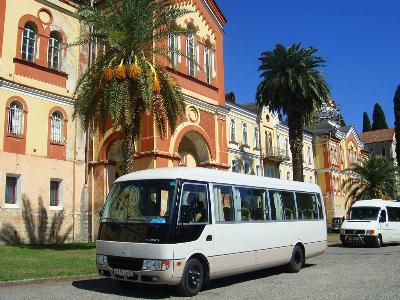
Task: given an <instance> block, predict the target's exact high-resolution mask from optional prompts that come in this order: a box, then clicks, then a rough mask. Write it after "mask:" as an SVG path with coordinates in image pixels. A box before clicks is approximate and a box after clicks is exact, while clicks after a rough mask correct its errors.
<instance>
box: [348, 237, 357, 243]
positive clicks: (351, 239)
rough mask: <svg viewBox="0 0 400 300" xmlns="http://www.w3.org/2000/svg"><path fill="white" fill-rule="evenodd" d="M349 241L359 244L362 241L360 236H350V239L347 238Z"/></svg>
mask: <svg viewBox="0 0 400 300" xmlns="http://www.w3.org/2000/svg"><path fill="white" fill-rule="evenodd" d="M347 240H348V241H349V242H358V241H360V237H358V236H349V237H347Z"/></svg>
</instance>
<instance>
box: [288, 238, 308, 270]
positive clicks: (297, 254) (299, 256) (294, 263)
mask: <svg viewBox="0 0 400 300" xmlns="http://www.w3.org/2000/svg"><path fill="white" fill-rule="evenodd" d="M303 261H304V258H303V251H302V250H301V248H300V246H298V245H296V246H294V248H293V252H292V258H291V259H290V262H289V264H288V265H287V270H288V271H289V273H298V272H299V271H300V270H301V267H302V266H303Z"/></svg>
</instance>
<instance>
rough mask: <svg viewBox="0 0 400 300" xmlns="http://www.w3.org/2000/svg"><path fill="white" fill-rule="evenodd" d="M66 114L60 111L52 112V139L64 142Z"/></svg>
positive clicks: (55, 141) (56, 141) (52, 140)
mask: <svg viewBox="0 0 400 300" xmlns="http://www.w3.org/2000/svg"><path fill="white" fill-rule="evenodd" d="M63 135H64V116H63V114H62V113H61V112H59V111H54V112H53V113H52V114H51V121H50V141H51V142H53V143H59V144H62V143H63V142H64V136H63Z"/></svg>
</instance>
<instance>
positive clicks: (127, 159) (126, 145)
mask: <svg viewBox="0 0 400 300" xmlns="http://www.w3.org/2000/svg"><path fill="white" fill-rule="evenodd" d="M121 147H122V149H121V151H122V158H123V160H124V174H128V173H131V172H133V156H134V155H135V139H134V136H133V126H129V125H126V126H123V127H122V142H121Z"/></svg>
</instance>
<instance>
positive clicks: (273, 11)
mask: <svg viewBox="0 0 400 300" xmlns="http://www.w3.org/2000/svg"><path fill="white" fill-rule="evenodd" d="M217 3H218V5H219V6H220V8H221V9H222V11H223V12H224V14H225V16H226V18H227V19H228V23H227V24H226V27H225V40H224V42H225V43H224V47H225V51H224V59H225V91H226V92H230V91H233V92H234V93H235V95H236V99H237V102H238V103H245V102H249V101H252V100H254V98H255V91H256V88H257V85H258V83H259V82H260V77H259V75H260V73H259V72H258V66H259V61H258V58H259V57H260V54H261V52H263V51H267V50H271V49H273V47H274V46H275V44H277V43H281V44H283V45H285V46H288V45H290V44H292V43H295V42H302V44H303V46H314V47H316V48H318V49H319V52H317V53H318V54H319V55H321V56H324V57H326V60H327V63H326V68H324V72H325V73H326V78H327V81H328V84H329V86H330V88H331V94H332V96H333V98H334V99H335V100H336V102H337V103H338V104H339V105H340V107H341V109H342V113H343V115H344V118H345V120H346V123H347V124H354V125H355V126H356V129H357V130H359V131H360V130H362V114H363V112H364V111H367V112H368V113H369V114H370V118H371V122H372V110H373V106H374V104H375V102H379V103H380V104H381V105H382V107H383V110H384V111H385V115H386V120H387V122H388V125H389V127H393V126H394V125H393V122H394V116H393V96H394V92H395V90H396V87H397V85H398V84H400V1H399V0H384V1H376V0H364V1H361V0H350V1H348V0H347V1H345V0H335V1H332V0H330V1H328V0H286V1H270V0H249V1H238V0H217Z"/></svg>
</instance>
